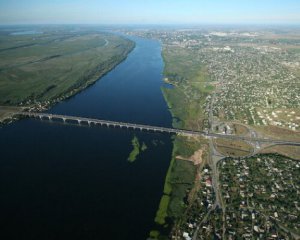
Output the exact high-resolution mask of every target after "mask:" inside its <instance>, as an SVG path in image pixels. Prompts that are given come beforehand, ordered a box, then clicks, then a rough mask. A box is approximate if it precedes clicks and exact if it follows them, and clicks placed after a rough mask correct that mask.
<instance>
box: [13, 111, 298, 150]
mask: <svg viewBox="0 0 300 240" xmlns="http://www.w3.org/2000/svg"><path fill="white" fill-rule="evenodd" d="M18 114H19V115H23V116H27V117H34V118H40V119H43V118H47V119H60V120H63V121H64V122H66V121H76V122H78V123H81V122H86V123H88V124H89V125H90V124H95V125H106V126H114V127H115V126H118V127H120V128H122V127H125V128H132V129H140V130H147V131H155V132H165V133H175V134H183V135H194V136H206V137H214V138H226V139H232V140H244V141H250V142H261V143H273V144H282V145H294V146H300V142H293V141H284V140H278V139H269V138H253V137H243V136H237V135H226V134H217V133H208V132H203V131H193V130H186V129H177V128H166V127H158V126H151V125H144V124H134V123H125V122H117V121H109V120H101V119H95V118H86V117H76V116H67V115H59V114H50V113H36V112H20V113H18Z"/></svg>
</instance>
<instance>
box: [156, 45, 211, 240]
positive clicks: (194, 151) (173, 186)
mask: <svg viewBox="0 0 300 240" xmlns="http://www.w3.org/2000/svg"><path fill="white" fill-rule="evenodd" d="M162 56H163V60H164V64H165V67H164V81H165V82H166V80H167V83H168V84H171V85H172V88H165V87H162V93H163V96H164V98H165V101H166V102H167V104H168V107H169V110H170V112H171V114H172V117H173V122H172V125H173V127H174V128H185V129H195V130H203V129H204V128H205V127H206V125H205V119H207V113H206V110H205V101H206V97H207V96H208V94H209V93H210V92H211V91H212V90H213V89H212V88H211V85H210V84H209V82H210V78H209V76H208V74H207V72H206V69H205V67H199V66H202V65H201V63H200V62H199V61H198V60H197V61H195V59H197V58H195V56H194V55H193V54H190V53H189V54H187V53H186V52H185V51H183V50H181V49H177V48H168V46H166V45H165V46H163V50H162ZM177 59H180V61H178V60H177ZM199 153H201V154H199ZM207 157H208V142H207V140H206V139H203V138H201V137H199V138H187V137H183V136H175V137H174V139H173V153H172V159H171V163H170V166H169V170H168V173H167V176H166V178H165V185H164V191H163V196H162V199H161V202H160V205H159V209H158V211H157V214H156V218H155V222H156V223H157V224H158V225H160V226H162V227H163V228H169V227H170V226H169V224H170V222H172V225H173V226H176V224H178V223H179V222H181V221H182V219H183V218H184V217H185V214H184V213H185V211H186V209H187V208H188V206H189V205H190V204H191V202H190V201H192V199H193V196H192V195H193V194H194V192H195V190H194V187H196V186H195V183H196V184H197V182H196V181H195V180H196V178H197V172H198V170H199V168H200V166H202V165H203V164H204V163H205V162H206V161H207ZM195 158H196V159H195ZM158 229H159V228H158ZM153 238H154V237H153ZM155 238H156V239H164V236H163V234H162V235H159V234H158V235H157V236H156V237H155ZM155 238H154V239H155Z"/></svg>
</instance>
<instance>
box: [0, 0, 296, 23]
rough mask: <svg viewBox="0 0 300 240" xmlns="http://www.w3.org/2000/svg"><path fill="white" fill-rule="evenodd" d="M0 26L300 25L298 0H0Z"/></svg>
mask: <svg viewBox="0 0 300 240" xmlns="http://www.w3.org/2000/svg"><path fill="white" fill-rule="evenodd" d="M0 24H297V25H298V24H299V25H300V0H0Z"/></svg>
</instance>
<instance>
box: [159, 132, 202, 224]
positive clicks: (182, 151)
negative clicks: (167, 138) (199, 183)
mask: <svg viewBox="0 0 300 240" xmlns="http://www.w3.org/2000/svg"><path fill="white" fill-rule="evenodd" d="M200 147H201V143H199V142H197V141H192V140H190V141H189V140H187V139H186V138H185V137H182V136H177V137H175V139H174V148H173V154H172V160H171V163H170V166H169V169H168V172H167V175H166V179H165V185H164V194H163V196H162V199H161V202H160V205H159V209H158V211H157V214H156V218H155V222H156V223H158V224H160V225H164V224H165V222H166V218H167V217H170V218H172V219H174V220H176V219H177V218H179V217H180V216H181V215H182V213H183V211H184V210H185V208H186V207H187V203H186V201H185V199H186V197H187V194H188V192H189V190H190V189H191V188H192V187H193V184H194V179H195V173H196V167H195V166H194V164H193V163H192V162H189V161H182V160H179V159H176V156H178V155H180V156H183V157H190V156H191V155H192V154H193V153H194V152H195V151H196V150H198V149H199V148H200Z"/></svg>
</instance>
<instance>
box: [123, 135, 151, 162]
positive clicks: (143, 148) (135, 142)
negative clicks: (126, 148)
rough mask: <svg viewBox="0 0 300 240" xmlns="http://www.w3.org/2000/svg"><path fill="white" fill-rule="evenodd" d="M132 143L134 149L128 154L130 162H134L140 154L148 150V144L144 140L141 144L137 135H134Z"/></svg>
mask: <svg viewBox="0 0 300 240" xmlns="http://www.w3.org/2000/svg"><path fill="white" fill-rule="evenodd" d="M131 143H132V147H133V149H132V151H131V153H130V154H129V156H128V161H129V162H134V161H135V160H136V159H137V157H138V156H139V154H140V153H141V152H144V151H146V150H147V148H148V147H147V145H146V144H145V143H144V142H143V143H142V145H141V144H140V141H139V139H138V138H137V136H134V137H133V139H132V140H131Z"/></svg>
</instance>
